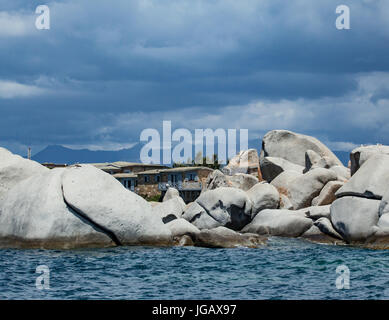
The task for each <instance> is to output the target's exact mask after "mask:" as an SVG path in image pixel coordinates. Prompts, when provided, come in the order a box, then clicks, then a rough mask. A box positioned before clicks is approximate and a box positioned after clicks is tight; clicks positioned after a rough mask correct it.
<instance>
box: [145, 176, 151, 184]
mask: <svg viewBox="0 0 389 320" xmlns="http://www.w3.org/2000/svg"><path fill="white" fill-rule="evenodd" d="M145 182H146V183H147V182H150V177H149V176H147V175H146V176H145Z"/></svg>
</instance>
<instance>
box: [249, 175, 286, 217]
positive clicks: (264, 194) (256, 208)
mask: <svg viewBox="0 0 389 320" xmlns="http://www.w3.org/2000/svg"><path fill="white" fill-rule="evenodd" d="M247 195H248V197H249V199H250V200H251V202H252V210H251V218H254V217H255V216H256V215H257V214H258V212H260V211H262V210H264V209H277V208H278V206H279V203H280V194H279V193H278V191H277V189H276V188H275V187H274V186H272V185H271V184H269V183H267V182H261V183H257V184H256V185H255V186H253V187H252V188H251V189H250V190H248V191H247Z"/></svg>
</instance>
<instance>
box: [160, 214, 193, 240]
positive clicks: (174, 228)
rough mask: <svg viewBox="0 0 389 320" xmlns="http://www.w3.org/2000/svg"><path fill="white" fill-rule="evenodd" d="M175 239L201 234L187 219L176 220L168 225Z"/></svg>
mask: <svg viewBox="0 0 389 320" xmlns="http://www.w3.org/2000/svg"><path fill="white" fill-rule="evenodd" d="M166 226H167V227H168V228H169V230H170V231H171V233H172V235H173V237H177V236H183V235H191V234H195V233H199V232H200V230H199V229H198V228H197V227H195V226H194V225H193V224H191V223H190V222H188V221H186V220H185V219H182V218H180V219H175V220H172V221H170V222H169V223H167V224H166Z"/></svg>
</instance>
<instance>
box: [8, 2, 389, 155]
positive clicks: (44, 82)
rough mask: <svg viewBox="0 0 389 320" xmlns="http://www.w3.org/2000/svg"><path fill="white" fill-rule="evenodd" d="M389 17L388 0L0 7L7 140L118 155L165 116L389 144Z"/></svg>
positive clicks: (347, 146) (339, 146)
mask: <svg viewBox="0 0 389 320" xmlns="http://www.w3.org/2000/svg"><path fill="white" fill-rule="evenodd" d="M42 4H44V5H47V6H48V7H49V8H50V30H38V29H36V27H35V20H36V18H37V17H38V14H36V13H35V9H36V7H37V6H38V5H42ZM341 4H345V5H348V6H349V8H350V25H351V29H349V30H338V29H337V28H336V27H335V21H336V19H337V17H338V15H339V14H336V12H335V10H336V7H337V6H338V5H341ZM388 17H389V1H387V0H359V1H349V0H316V1H312V0H294V1H286V0H240V1H236V0H115V1H108V0H93V1H92V0H63V1H50V0H47V1H46V2H41V1H35V0H34V1H32V0H0V114H1V117H0V146H2V147H5V148H8V149H10V150H11V151H13V152H16V153H19V154H22V155H25V154H26V153H27V151H26V150H27V147H28V146H31V147H32V149H33V154H34V153H36V152H38V151H40V150H41V149H43V148H44V147H46V146H47V145H53V144H60V145H64V146H67V147H72V148H90V149H92V150H117V149H121V148H127V147H131V146H133V145H134V144H135V143H137V142H139V138H140V133H141V131H142V130H143V129H145V128H155V129H158V130H161V129H162V121H163V120H170V121H172V126H173V128H186V129H189V130H191V131H193V132H194V130H195V129H206V128H213V129H216V128H224V129H232V128H236V129H248V130H249V138H250V140H251V139H258V147H260V138H261V137H262V136H263V135H264V134H265V133H266V132H268V131H270V130H274V129H287V130H292V131H295V132H299V133H303V134H308V135H313V136H315V137H317V138H319V139H320V140H321V141H323V142H324V143H326V144H327V145H328V146H329V147H330V148H331V149H333V150H342V151H349V150H351V149H353V148H354V147H356V146H359V145H361V144H376V143H382V144H389V59H388V57H389V19H388Z"/></svg>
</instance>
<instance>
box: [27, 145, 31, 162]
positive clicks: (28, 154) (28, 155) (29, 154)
mask: <svg viewBox="0 0 389 320" xmlns="http://www.w3.org/2000/svg"><path fill="white" fill-rule="evenodd" d="M27 158H28V160H31V147H28V153H27Z"/></svg>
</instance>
